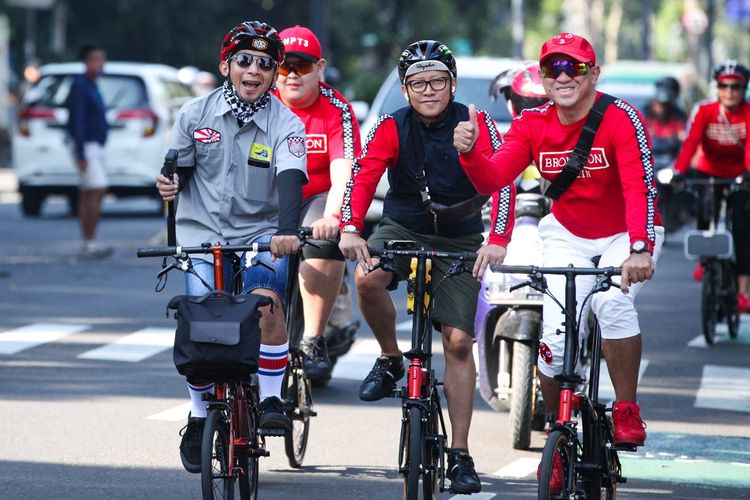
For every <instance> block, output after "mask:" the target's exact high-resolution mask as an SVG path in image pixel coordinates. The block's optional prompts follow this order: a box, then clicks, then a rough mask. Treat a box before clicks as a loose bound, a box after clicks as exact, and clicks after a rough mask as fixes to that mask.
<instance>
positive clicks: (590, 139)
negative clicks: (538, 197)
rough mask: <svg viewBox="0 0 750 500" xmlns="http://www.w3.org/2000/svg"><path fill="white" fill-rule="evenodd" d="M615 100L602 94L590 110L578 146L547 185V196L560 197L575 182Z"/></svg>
mask: <svg viewBox="0 0 750 500" xmlns="http://www.w3.org/2000/svg"><path fill="white" fill-rule="evenodd" d="M613 102H615V98H614V97H612V96H611V95H609V94H602V96H601V97H600V98H599V100H598V101H596V102H595V103H594V107H592V108H591V111H589V116H588V118H587V119H586V123H585V124H584V125H583V130H581V135H579V136H578V142H577V143H576V147H575V148H573V152H572V153H570V156H569V157H568V162H567V163H566V164H565V167H564V168H563V170H562V172H560V173H559V174H558V176H557V177H556V178H555V180H554V181H552V183H551V184H550V185H549V187H547V190H546V191H545V192H544V194H545V196H547V197H549V198H552V199H553V200H556V199H558V198H560V195H562V194H563V193H564V192H565V190H566V189H568V187H569V186H570V185H571V184H572V183H573V181H574V180H575V179H576V177H578V176H579V175H580V173H581V171H582V170H583V167H585V166H586V161H587V160H588V158H589V152H590V151H591V145H592V144H593V143H594V136H595V135H596V131H597V129H598V128H599V124H600V123H601V122H602V117H603V116H604V112H605V111H606V110H607V107H609V105H610V104H612V103H613Z"/></svg>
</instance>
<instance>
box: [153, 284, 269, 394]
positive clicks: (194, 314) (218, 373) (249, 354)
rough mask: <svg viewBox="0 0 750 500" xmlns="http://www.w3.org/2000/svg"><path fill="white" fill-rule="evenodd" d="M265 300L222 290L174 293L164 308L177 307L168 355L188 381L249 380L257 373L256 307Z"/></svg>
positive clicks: (257, 315)
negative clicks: (202, 293)
mask: <svg viewBox="0 0 750 500" xmlns="http://www.w3.org/2000/svg"><path fill="white" fill-rule="evenodd" d="M269 304H272V301H271V299H270V298H269V297H265V296H262V295H241V296H235V295H232V294H229V293H226V292H221V291H213V292H209V293H207V294H206V295H204V296H202V297H197V296H191V295H178V296H176V297H173V298H172V300H170V301H169V305H168V306H167V307H168V309H175V310H176V312H175V319H176V320H177V331H176V332H175V336H174V349H173V351H172V355H173V358H174V365H175V367H176V368H177V371H178V372H179V373H180V374H181V375H184V376H186V377H187V378H188V381H189V382H192V383H201V382H221V381H233V380H247V379H248V377H249V376H250V374H252V373H255V372H256V371H258V358H259V356H260V316H261V313H260V311H258V308H259V307H262V306H267V305H269Z"/></svg>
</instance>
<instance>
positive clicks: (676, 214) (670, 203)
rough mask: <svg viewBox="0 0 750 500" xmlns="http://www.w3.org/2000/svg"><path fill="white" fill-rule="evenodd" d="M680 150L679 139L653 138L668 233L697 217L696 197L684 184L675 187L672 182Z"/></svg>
mask: <svg viewBox="0 0 750 500" xmlns="http://www.w3.org/2000/svg"><path fill="white" fill-rule="evenodd" d="M679 150H680V143H679V141H678V140H677V139H673V138H661V137H657V136H653V137H652V138H651V151H652V153H653V158H654V171H655V172H656V191H657V194H658V200H659V202H658V206H659V213H660V214H661V218H662V222H663V224H664V229H665V230H666V231H667V232H674V231H677V230H678V229H680V228H681V227H682V226H683V225H685V224H686V223H687V222H689V221H690V220H691V219H692V218H693V217H694V216H695V213H694V206H695V201H696V200H695V197H694V196H693V195H692V194H691V193H690V192H688V191H687V190H686V189H685V186H684V184H683V185H675V184H674V183H673V181H672V179H673V178H674V174H675V172H674V162H675V159H676V158H677V153H678V152H679Z"/></svg>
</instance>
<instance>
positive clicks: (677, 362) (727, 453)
mask: <svg viewBox="0 0 750 500" xmlns="http://www.w3.org/2000/svg"><path fill="white" fill-rule="evenodd" d="M0 191H2V189H0ZM105 208H106V210H105V211H106V215H105V218H104V220H103V222H102V224H101V227H100V236H101V238H102V240H103V241H105V242H106V243H108V244H111V245H113V246H114V247H115V248H116V251H115V253H114V255H113V256H112V257H110V258H108V259H105V260H101V261H87V260H82V259H80V258H78V257H77V251H78V249H79V239H78V238H79V236H78V227H77V221H76V219H74V218H71V217H69V216H68V215H67V213H66V210H65V205H64V204H63V203H62V202H61V201H56V200H52V201H51V202H50V203H48V204H47V206H46V207H45V210H44V213H43V216H42V217H41V218H38V219H24V218H23V217H22V216H21V215H20V211H19V210H18V207H17V205H16V200H15V198H14V197H13V196H12V195H10V194H8V193H5V194H3V193H0V221H2V222H0V238H1V239H0V241H3V243H4V248H3V251H2V252H0V381H1V383H0V422H2V423H3V427H4V432H3V433H2V438H0V481H1V482H0V484H2V485H3V486H2V488H0V498H7V499H40V498H45V499H46V498H54V499H58V498H59V499H81V498H85V499H94V498H96V499H98V498H108V499H109V498H112V499H115V498H117V499H119V498H122V499H126V498H128V499H131V498H154V499H173V498H174V499H183V498H199V497H200V494H199V493H200V484H199V483H200V480H199V477H198V476H197V475H191V474H188V473H186V472H185V471H184V470H182V467H181V465H180V461H179V457H178V453H177V447H178V445H179V439H180V438H179V436H178V431H179V430H180V428H181V427H182V426H183V425H184V420H185V415H186V412H187V410H186V409H185V407H184V405H185V404H186V402H187V394H186V390H185V386H184V382H183V380H182V379H181V378H180V377H179V376H178V375H177V373H176V372H175V370H174V367H173V365H172V362H171V353H170V350H169V345H170V343H169V342H170V339H169V335H170V334H171V333H170V329H171V328H173V324H172V322H171V321H170V320H168V319H167V318H166V317H165V304H166V302H167V301H168V299H169V298H170V297H171V296H172V295H175V294H178V293H181V292H182V282H181V278H180V277H179V276H177V275H174V276H171V277H170V279H169V281H168V283H167V285H166V289H165V290H164V291H163V292H162V293H155V292H154V286H155V284H156V280H155V274H156V272H157V271H158V270H159V268H160V260H159V259H136V258H135V251H136V249H137V248H138V247H141V246H149V245H152V244H154V243H155V242H157V241H158V240H159V239H160V236H161V234H162V232H163V231H162V230H163V221H162V219H160V218H158V217H154V216H153V213H154V211H155V210H156V209H157V207H156V206H155V205H153V204H150V202H145V201H133V202H126V203H123V202H117V203H114V202H108V203H107V205H106V207H105ZM691 270H692V263H691V262H688V261H687V260H686V259H685V258H684V257H683V255H682V248H681V243H680V239H679V238H671V239H670V241H669V242H668V244H667V246H666V248H665V252H664V254H663V256H662V259H661V261H660V263H659V269H658V272H657V275H656V278H655V279H654V281H653V283H651V284H650V285H649V286H648V287H646V289H644V293H643V294H642V295H641V296H640V298H639V307H640V311H641V321H642V325H643V327H644V332H645V338H644V346H645V349H644V351H645V352H644V367H643V369H642V372H643V374H642V380H641V386H640V387H641V388H640V403H641V406H642V408H643V415H644V417H645V418H646V420H647V422H648V432H649V440H648V442H647V446H646V447H644V448H643V449H642V450H641V451H639V453H638V454H623V463H624V468H625V474H626V476H628V478H629V479H628V482H627V483H626V484H625V485H623V486H621V488H620V491H619V493H620V497H621V498H714V499H719V498H722V499H723V498H748V497H750V426H749V425H748V424H750V362H749V361H748V360H750V317H748V316H747V315H746V316H744V317H743V320H742V321H743V324H742V331H741V334H740V339H739V340H738V341H732V342H730V341H729V340H728V339H726V338H725V337H723V338H721V339H720V342H719V343H718V344H717V345H716V346H714V347H711V348H706V347H701V346H700V344H701V342H700V327H699V291H700V287H699V285H698V284H697V283H694V282H692V281H691V279H690V276H691ZM397 297H398V298H397V303H398V304H399V306H401V305H402V304H403V299H402V298H401V297H403V295H397ZM406 321H408V317H407V316H406V314H405V313H404V312H403V311H402V312H400V314H399V322H400V323H402V322H406ZM399 331H400V340H403V341H404V342H408V330H407V326H406V323H403V326H402V328H401V329H400V330H399ZM133 334H137V335H139V336H136V337H133V336H132V335H133ZM144 338H148V339H149V340H148V341H144V340H143V339H144ZM32 339H36V340H34V341H33V342H36V343H32V344H31V345H29V342H32ZM127 339H130V340H127ZM133 339H140V340H133ZM696 339H697V340H696ZM24 342H26V344H24ZM127 342H130V343H131V344H134V345H136V346H137V347H135V348H132V349H131V351H129V352H128V354H122V353H123V352H125V351H128V349H127V348H123V344H126V343H127ZM112 346H116V347H112ZM144 346H146V347H144ZM144 348H145V351H141V350H142V349H144ZM133 350H135V351H138V352H135V353H134V352H132V351H133ZM112 352H114V353H115V354H111V353H112ZM149 353H150V354H149ZM376 353H377V348H376V345H375V343H374V340H373V338H372V335H371V334H370V332H369V331H368V330H367V329H366V327H363V328H362V329H361V330H360V332H359V334H358V341H357V343H355V345H354V347H353V349H352V352H351V353H350V354H349V355H347V356H346V357H344V358H343V359H342V360H341V361H340V363H339V365H338V366H337V368H336V372H335V373H334V380H333V381H332V382H331V383H330V385H329V386H328V387H327V388H325V389H321V390H317V391H315V392H314V398H315V403H316V410H317V412H318V417H316V418H315V419H314V420H313V423H312V432H311V436H310V443H309V447H308V454H307V456H306V458H305V465H304V467H303V468H302V469H300V470H292V469H290V467H289V466H288V463H287V460H286V457H285V455H284V451H283V444H282V442H281V441H278V440H277V441H273V440H272V441H270V443H269V449H270V451H271V456H270V457H268V458H264V459H262V460H261V483H260V497H261V498H268V499H288V498H293V497H298V498H303V499H317V498H320V499H329V498H347V499H348V498H378V499H380V498H385V499H389V498H394V499H395V498H400V496H401V481H400V476H399V475H398V474H397V471H396V467H397V465H396V460H397V443H398V434H399V426H400V411H399V408H398V402H397V401H395V400H385V401H381V402H378V403H363V402H361V401H359V400H358V398H357V396H356V390H357V387H358V385H359V381H360V380H361V378H362V377H364V375H365V374H366V373H367V371H368V370H369V368H370V366H371V364H372V361H373V360H374V357H375V355H376ZM117 356H120V357H119V358H117ZM128 356H130V358H128ZM436 364H437V365H438V366H437V368H438V369H439V370H441V367H440V363H439V361H438V362H437V363H436ZM475 409H476V411H475V414H474V420H473V424H472V430H471V436H470V445H471V450H472V454H473V455H474V458H475V461H476V464H477V468H478V470H479V472H480V476H481V478H482V482H483V492H482V494H480V495H474V496H473V497H472V498H475V499H476V498H480V499H490V498H497V499H506V498H533V497H535V495H536V480H535V479H536V478H535V470H536V464H537V463H538V460H539V456H540V451H541V447H542V446H543V443H544V434H543V433H535V434H534V436H533V438H532V449H531V450H529V451H518V450H513V449H512V448H511V447H510V444H509V436H508V425H509V423H508V416H507V414H504V413H496V412H493V411H492V410H490V409H489V408H488V407H487V406H486V405H485V404H484V402H483V401H482V400H481V398H480V397H479V395H478V393H477V398H476V404H475ZM439 497H440V498H451V497H452V496H451V495H450V494H448V493H442V494H440V495H439Z"/></svg>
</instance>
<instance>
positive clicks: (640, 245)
mask: <svg viewBox="0 0 750 500" xmlns="http://www.w3.org/2000/svg"><path fill="white" fill-rule="evenodd" d="M630 249H631V250H633V251H634V252H643V251H644V250H645V249H646V242H645V241H635V242H633V244H632V245H631V247H630Z"/></svg>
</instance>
